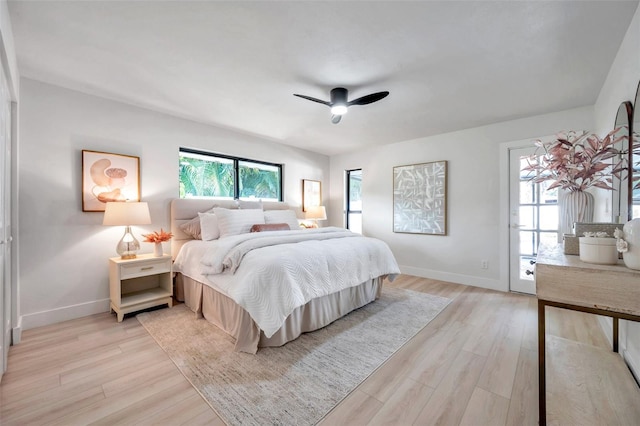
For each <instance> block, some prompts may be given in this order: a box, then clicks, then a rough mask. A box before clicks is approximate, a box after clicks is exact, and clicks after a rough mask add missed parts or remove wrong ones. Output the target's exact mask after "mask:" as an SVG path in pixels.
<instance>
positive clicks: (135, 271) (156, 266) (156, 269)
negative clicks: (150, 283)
mask: <svg viewBox="0 0 640 426" xmlns="http://www.w3.org/2000/svg"><path fill="white" fill-rule="evenodd" d="M163 272H171V258H169V259H166V260H149V261H147V262H135V263H132V264H131V265H127V264H123V265H120V279H123V280H126V279H129V278H136V277H143V276H145V275H155V274H160V273H163Z"/></svg>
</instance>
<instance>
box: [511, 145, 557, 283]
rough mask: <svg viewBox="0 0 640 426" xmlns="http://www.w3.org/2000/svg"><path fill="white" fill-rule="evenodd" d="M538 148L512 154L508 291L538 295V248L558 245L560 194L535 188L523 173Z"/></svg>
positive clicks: (512, 151)
mask: <svg viewBox="0 0 640 426" xmlns="http://www.w3.org/2000/svg"><path fill="white" fill-rule="evenodd" d="M534 152H535V147H526V148H517V149H511V150H509V289H510V290H511V291H517V292H520V293H529V294H535V293H536V284H535V260H536V256H537V255H538V244H539V243H540V242H541V241H543V242H549V243H557V242H558V191H557V190H552V191H547V190H546V188H547V187H548V186H549V182H543V183H540V184H535V183H532V182H531V181H530V179H531V177H532V174H531V173H532V172H523V171H521V170H522V168H523V167H525V166H526V165H527V164H528V162H527V158H528V157H529V156H530V155H532V154H533V153H534Z"/></svg>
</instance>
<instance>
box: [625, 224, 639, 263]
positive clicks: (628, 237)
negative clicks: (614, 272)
mask: <svg viewBox="0 0 640 426" xmlns="http://www.w3.org/2000/svg"><path fill="white" fill-rule="evenodd" d="M622 231H623V232H624V237H623V238H624V240H625V241H626V242H627V251H626V252H624V253H622V259H623V260H624V264H625V265H627V268H629V269H638V270H640V219H632V220H630V221H629V222H627V223H625V224H624V226H623V227H622Z"/></svg>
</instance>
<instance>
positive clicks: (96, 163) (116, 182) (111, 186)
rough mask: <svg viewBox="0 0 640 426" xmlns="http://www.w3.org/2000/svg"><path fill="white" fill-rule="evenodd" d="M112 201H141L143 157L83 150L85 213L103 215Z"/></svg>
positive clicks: (83, 202)
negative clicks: (141, 161) (100, 213)
mask: <svg viewBox="0 0 640 426" xmlns="http://www.w3.org/2000/svg"><path fill="white" fill-rule="evenodd" d="M109 201H140V157H134V156H131V155H123V154H113V153H109V152H100V151H90V150H85V149H83V150H82V211H83V212H104V210H105V208H106V205H107V204H106V203H107V202H109Z"/></svg>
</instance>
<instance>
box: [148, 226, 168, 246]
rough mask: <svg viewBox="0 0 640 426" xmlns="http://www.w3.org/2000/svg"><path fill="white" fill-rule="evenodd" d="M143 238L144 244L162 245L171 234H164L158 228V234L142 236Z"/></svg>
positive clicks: (156, 232)
mask: <svg viewBox="0 0 640 426" xmlns="http://www.w3.org/2000/svg"><path fill="white" fill-rule="evenodd" d="M142 236H143V237H144V242H145V243H163V242H165V241H169V240H170V239H171V237H173V234H172V233H171V232H164V230H163V229H162V228H160V232H158V231H155V232H153V233H151V234H142Z"/></svg>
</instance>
